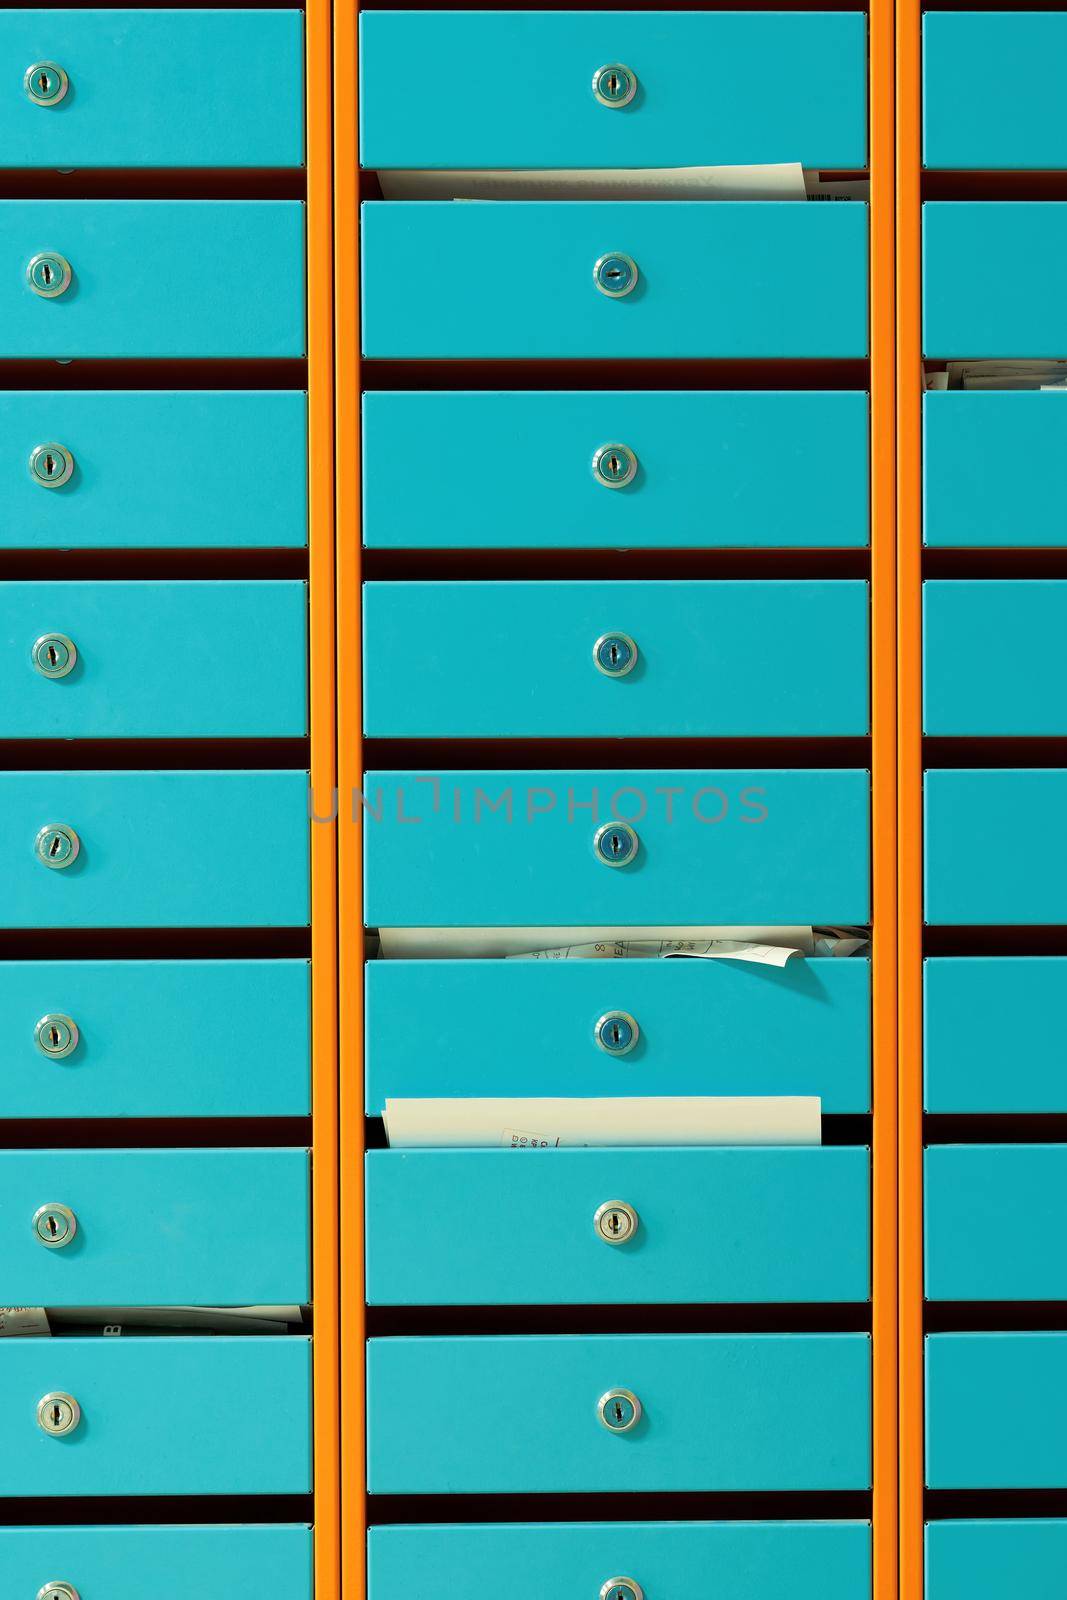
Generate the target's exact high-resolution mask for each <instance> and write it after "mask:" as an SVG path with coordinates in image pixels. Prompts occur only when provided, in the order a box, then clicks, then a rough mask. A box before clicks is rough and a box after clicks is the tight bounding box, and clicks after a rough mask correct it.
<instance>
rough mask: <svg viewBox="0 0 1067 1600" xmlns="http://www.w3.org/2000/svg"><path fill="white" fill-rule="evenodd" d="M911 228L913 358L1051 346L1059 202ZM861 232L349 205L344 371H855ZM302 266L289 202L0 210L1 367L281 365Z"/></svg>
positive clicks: (12, 206) (679, 209)
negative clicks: (408, 364) (808, 366)
mask: <svg viewBox="0 0 1067 1600" xmlns="http://www.w3.org/2000/svg"><path fill="white" fill-rule="evenodd" d="M924 216H925V238H926V243H925V267H924V275H925V308H924V328H925V349H926V353H927V354H928V355H929V356H931V357H945V356H953V355H959V354H960V353H961V352H969V351H974V350H978V351H980V352H981V353H982V354H983V355H988V356H1015V357H1018V356H1029V355H1034V356H1039V355H1046V354H1047V353H1048V352H1049V351H1050V350H1052V351H1055V350H1059V349H1061V348H1063V347H1064V346H1067V312H1065V310H1064V307H1063V302H1062V298H1061V296H1060V294H1059V282H1058V279H1057V277H1056V273H1055V269H1054V266H1053V262H1054V260H1055V258H1056V256H1057V254H1058V250H1059V248H1060V246H1062V243H1063V239H1064V236H1065V233H1067V210H1065V208H1064V207H1063V206H1062V205H1059V204H1056V203H1050V202H1023V201H1012V202H1003V203H1001V202H991V201H983V202H941V201H932V202H928V203H927V204H926V205H925V206H924ZM867 222H868V218H867V207H866V205H865V204H863V203H861V202H856V203H852V204H849V203H842V204H835V205H818V204H814V205H806V204H804V203H803V202H797V203H795V204H789V203H777V204H772V203H765V202H733V201H715V202H707V203H699V202H691V201H678V202H676V201H669V200H657V201H631V202H610V203H605V202H593V203H586V202H579V201H568V202H563V203H553V202H549V201H538V202H525V201H502V202H498V203H496V204H485V205H457V204H454V203H452V202H448V201H397V202H385V201H368V202H366V203H365V204H364V206H363V214H362V255H363V289H364V312H363V317H362V329H363V334H362V337H363V354H364V356H366V357H368V358H379V359H380V358H393V359H397V358H401V359H406V358H411V357H423V358H451V359H468V360H471V359H485V358H503V357H513V358H522V359H526V358H550V357H572V358H582V359H588V360H595V361H603V360H604V359H605V352H606V353H607V359H620V358H635V357H659V358H664V359H666V358H681V359H693V358H698V357H705V358H713V357H719V358H768V359H773V358H806V357H823V358H853V359H859V358H863V357H865V356H866V355H867V351H868V343H867ZM305 251H306V246H305V230H304V209H303V206H302V204H301V202H299V201H295V200H240V201H229V200H27V201H23V200H3V201H0V260H2V261H4V263H5V265H6V270H5V272H4V273H3V275H2V277H0V322H2V325H3V328H4V354H5V355H6V356H8V357H11V358H33V357H39V358H47V357H53V358H55V357H58V358H61V359H65V358H72V357H75V358H76V357H106V358H109V359H114V358H119V357H140V358H144V359H179V358H184V357H214V358H240V357H260V358H267V357H271V358H290V359H295V358H300V357H302V356H303V355H304V354H305V350H306V341H305V321H304V289H305ZM130 261H150V262H151V263H152V270H151V271H150V272H139V273H136V274H134V273H131V272H130V271H129V270H128V264H129V262H130ZM248 261H255V262H256V263H257V271H256V272H255V273H254V274H249V273H247V272H234V271H233V266H234V264H235V263H242V262H248ZM429 261H432V262H433V270H432V273H430V272H428V269H427V266H426V263H427V262H429ZM612 262H614V263H616V266H615V267H612V266H610V263H612ZM620 262H621V263H622V266H621V267H618V266H617V264H618V263H620ZM604 263H609V266H608V267H603V264H604ZM616 271H622V272H623V273H624V278H625V282H626V290H625V292H624V293H620V292H619V291H618V290H616V289H615V288H613V287H612V286H611V285H610V284H607V287H605V281H606V280H605V273H607V275H608V276H610V275H611V273H613V272H616ZM229 283H232V284H233V285H234V288H233V289H232V290H231V291H230V292H221V291H220V284H229ZM1005 285H1007V286H1009V288H1010V292H1003V291H1004V289H1005ZM994 290H995V291H996V292H994Z"/></svg>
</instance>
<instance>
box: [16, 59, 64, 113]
mask: <svg viewBox="0 0 1067 1600" xmlns="http://www.w3.org/2000/svg"><path fill="white" fill-rule="evenodd" d="M22 84H23V88H24V89H25V90H26V93H27V94H28V95H29V97H30V99H31V100H32V101H33V103H34V105H35V106H58V104H59V102H60V101H61V100H62V99H63V98H64V96H65V95H66V92H67V90H68V89H69V88H70V79H69V78H68V77H67V74H66V73H65V72H64V71H63V68H62V67H61V66H60V65H59V63H58V62H56V61H35V62H34V64H33V66H32V67H27V68H26V72H25V75H24V77H23V79H22Z"/></svg>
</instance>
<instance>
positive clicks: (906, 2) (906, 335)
mask: <svg viewBox="0 0 1067 1600" xmlns="http://www.w3.org/2000/svg"><path fill="white" fill-rule="evenodd" d="M921 28H922V16H921V4H920V0H897V316H898V325H897V454H898V478H897V496H898V563H897V584H898V597H897V607H898V649H899V655H900V661H899V673H898V683H899V712H898V714H899V735H898V748H899V775H898V782H899V809H898V819H899V828H900V840H899V846H900V848H899V863H900V864H899V878H900V886H899V896H900V897H899V908H900V909H899V916H900V925H899V934H900V944H899V950H900V958H899V965H900V971H899V975H898V985H899V1005H900V1167H899V1172H900V1179H899V1181H900V1213H899V1214H900V1580H901V1583H900V1592H901V1600H922V1592H923V1330H922V1310H923V1260H922V1098H923V1097H922V1046H923V1037H922V932H923V904H922V825H923V818H922V781H923V780H922V323H921V317H922V305H921V302H922V280H921V236H922V201H921V185H920V180H921V168H922V154H921V143H920V138H921V125H920V105H921V100H920V93H921V55H920V45H921Z"/></svg>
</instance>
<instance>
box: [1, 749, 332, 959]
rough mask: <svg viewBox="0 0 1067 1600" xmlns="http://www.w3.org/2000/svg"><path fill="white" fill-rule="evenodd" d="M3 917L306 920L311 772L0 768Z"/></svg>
mask: <svg viewBox="0 0 1067 1600" xmlns="http://www.w3.org/2000/svg"><path fill="white" fill-rule="evenodd" d="M0 841H2V842H0V918H2V923H0V925H2V926H4V927H9V928H34V927H42V926H44V927H71V928H122V927H126V928H152V927H156V928H158V927H178V928H189V927H193V928H196V927H201V928H218V927H222V928H238V927H246V928H252V927H297V926H303V925H305V924H306V923H307V921H308V915H309V889H308V870H309V863H308V854H309V847H308V806H307V774H306V773H304V772H236V771H234V772H226V771H213V772H187V771H166V772H126V771H117V772H6V773H3V774H0Z"/></svg>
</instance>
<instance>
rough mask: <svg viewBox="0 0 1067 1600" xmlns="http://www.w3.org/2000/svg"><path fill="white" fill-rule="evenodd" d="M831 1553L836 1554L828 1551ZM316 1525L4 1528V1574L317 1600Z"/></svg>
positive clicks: (76, 1588)
mask: <svg viewBox="0 0 1067 1600" xmlns="http://www.w3.org/2000/svg"><path fill="white" fill-rule="evenodd" d="M827 1553H829V1552H827ZM311 1558H312V1535H311V1529H310V1528H307V1527H299V1526H295V1525H292V1524H280V1525H275V1526H272V1525H271V1524H269V1523H263V1524H257V1525H254V1526H249V1527H241V1526H240V1525H239V1524H233V1523H229V1524H227V1523H223V1524H221V1525H219V1526H212V1525H210V1524H201V1525H188V1524H186V1525H182V1524H181V1523H177V1524H175V1525H173V1526H161V1525H158V1524H157V1525H155V1526H153V1525H152V1524H151V1523H149V1524H147V1525H146V1526H144V1527H121V1526H120V1527H78V1526H75V1527H56V1526H47V1527H36V1528H0V1574H3V1577H4V1581H5V1588H6V1590H7V1592H9V1593H10V1594H12V1595H27V1596H30V1597H31V1600H32V1597H33V1596H34V1595H43V1596H44V1600H71V1595H68V1594H66V1593H65V1591H64V1590H63V1589H62V1588H59V1589H58V1590H57V1592H55V1593H52V1592H50V1591H49V1590H48V1588H47V1585H48V1584H49V1583H53V1585H54V1584H55V1580H56V1578H57V1575H61V1576H60V1577H59V1582H60V1584H62V1583H64V1582H66V1583H67V1584H68V1587H69V1588H70V1589H71V1591H72V1593H73V1595H74V1596H75V1597H78V1600H91V1597H92V1596H94V1595H107V1596H108V1600H144V1593H145V1588H146V1586H148V1587H149V1588H150V1590H151V1594H152V1600H189V1596H190V1595H191V1594H195V1595H197V1596H198V1597H199V1600H232V1596H233V1595H235V1594H239V1593H241V1592H250V1593H253V1594H255V1593H257V1592H259V1593H262V1594H271V1593H274V1594H278V1595H284V1596H285V1597H286V1600H311V1593H312V1573H311Z"/></svg>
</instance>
